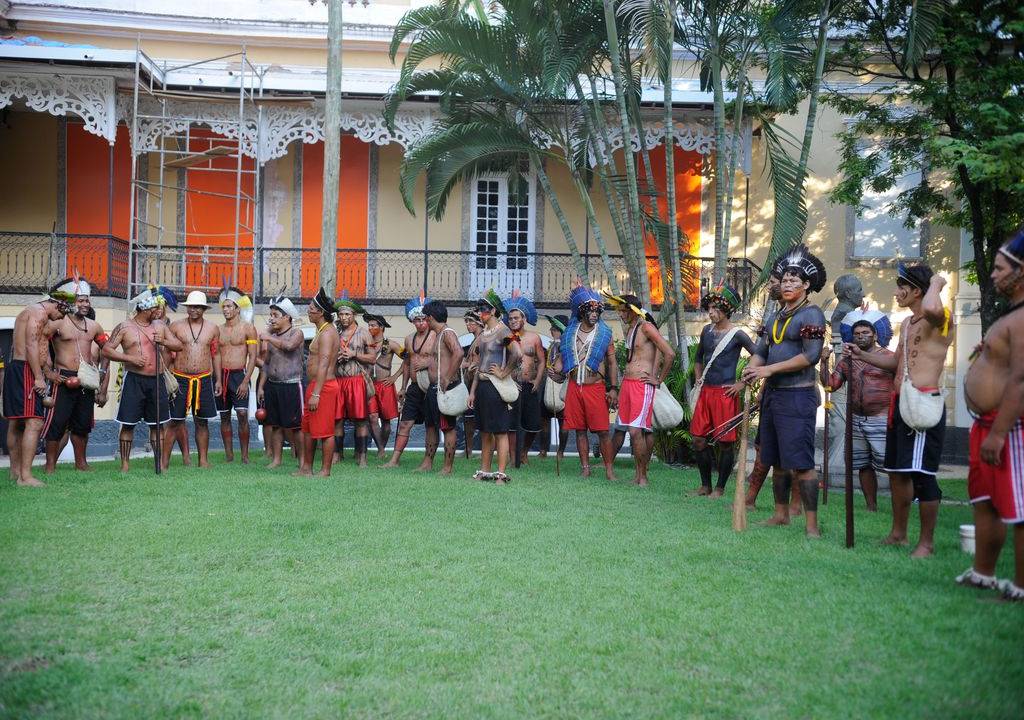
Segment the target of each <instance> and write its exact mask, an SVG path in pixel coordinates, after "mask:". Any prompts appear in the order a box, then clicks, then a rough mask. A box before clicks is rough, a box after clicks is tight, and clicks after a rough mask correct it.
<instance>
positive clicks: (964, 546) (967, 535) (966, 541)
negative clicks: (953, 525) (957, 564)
mask: <svg viewBox="0 0 1024 720" xmlns="http://www.w3.org/2000/svg"><path fill="white" fill-rule="evenodd" d="M960 549H961V550H963V551H964V552H965V553H967V554H968V555H973V554H974V526H973V525H961V526H960Z"/></svg>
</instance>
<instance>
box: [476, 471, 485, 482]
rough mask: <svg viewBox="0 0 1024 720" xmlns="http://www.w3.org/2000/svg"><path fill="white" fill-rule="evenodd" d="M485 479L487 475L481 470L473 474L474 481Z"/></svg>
mask: <svg viewBox="0 0 1024 720" xmlns="http://www.w3.org/2000/svg"><path fill="white" fill-rule="evenodd" d="M485 477H487V473H485V472H484V471H483V470H477V471H476V472H475V473H473V479H474V480H483V479H484V478H485Z"/></svg>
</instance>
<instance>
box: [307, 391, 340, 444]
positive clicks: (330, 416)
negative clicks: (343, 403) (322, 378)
mask: <svg viewBox="0 0 1024 720" xmlns="http://www.w3.org/2000/svg"><path fill="white" fill-rule="evenodd" d="M319 393H320V404H319V405H317V408H316V410H315V411H311V410H310V409H309V398H310V396H311V395H312V394H313V387H312V386H310V387H308V388H306V402H305V405H304V406H303V407H304V409H303V411H302V432H304V433H305V434H307V435H309V436H310V437H311V438H313V439H314V440H323V439H325V438H329V437H334V421H335V419H337V416H338V381H337V379H336V378H331V379H330V380H328V381H327V382H325V383H324V385H323V387H321V388H320V389H319Z"/></svg>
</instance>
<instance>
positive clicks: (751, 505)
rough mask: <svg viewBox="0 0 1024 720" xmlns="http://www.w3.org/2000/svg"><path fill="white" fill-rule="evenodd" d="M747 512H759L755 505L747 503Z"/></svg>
mask: <svg viewBox="0 0 1024 720" xmlns="http://www.w3.org/2000/svg"><path fill="white" fill-rule="evenodd" d="M747 510H750V511H753V510H757V505H755V504H754V503H747Z"/></svg>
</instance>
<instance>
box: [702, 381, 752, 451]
mask: <svg viewBox="0 0 1024 720" xmlns="http://www.w3.org/2000/svg"><path fill="white" fill-rule="evenodd" d="M728 388H729V386H728V385H705V386H704V389H703V390H701V391H700V399H699V400H697V407H695V408H694V409H693V419H692V420H690V434H691V435H693V436H694V437H709V436H711V435H714V434H715V430H716V429H717V428H720V427H721V426H722V425H724V424H725V423H726V422H727V421H729V420H731V419H732V418H734V417H736V415H737V414H738V413H739V411H740V399H739V398H738V397H726V395H725V391H726V390H727V389H728ZM719 440H720V441H722V442H736V429H735V428H733V429H732V430H730V431H729V432H727V433H726V434H725V435H722V436H721V437H720V438H719Z"/></svg>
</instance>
